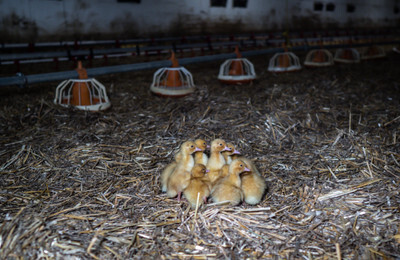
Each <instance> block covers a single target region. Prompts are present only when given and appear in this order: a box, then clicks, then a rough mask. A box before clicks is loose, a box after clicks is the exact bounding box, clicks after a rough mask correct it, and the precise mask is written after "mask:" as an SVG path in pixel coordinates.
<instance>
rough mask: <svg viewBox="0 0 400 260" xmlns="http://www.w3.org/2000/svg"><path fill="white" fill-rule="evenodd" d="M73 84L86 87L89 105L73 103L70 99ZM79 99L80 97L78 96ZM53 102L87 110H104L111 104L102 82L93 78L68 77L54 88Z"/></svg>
mask: <svg viewBox="0 0 400 260" xmlns="http://www.w3.org/2000/svg"><path fill="white" fill-rule="evenodd" d="M75 84H80V85H81V87H86V88H87V89H88V91H89V95H90V96H89V100H90V105H82V104H79V105H73V104H71V101H72V99H73V97H72V89H73V86H74V85H75ZM79 99H80V97H79ZM54 104H57V105H60V106H63V107H70V106H74V107H76V108H78V109H81V110H87V111H100V110H105V109H107V108H109V107H110V106H111V102H110V100H109V99H108V96H107V92H106V88H105V87H104V85H103V84H101V83H100V82H99V81H97V80H96V79H95V78H92V79H68V80H64V81H63V82H61V83H60V84H59V85H58V86H57V88H56V94H55V98H54Z"/></svg>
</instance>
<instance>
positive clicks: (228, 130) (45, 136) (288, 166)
mask: <svg viewBox="0 0 400 260" xmlns="http://www.w3.org/2000/svg"><path fill="white" fill-rule="evenodd" d="M301 55H303V56H301V57H303V58H304V54H301ZM270 57H271V56H263V57H253V58H250V60H251V61H252V62H253V63H254V65H255V68H256V72H257V74H258V79H257V81H255V82H254V83H253V84H252V85H249V86H224V85H220V84H219V83H218V82H217V81H216V74H217V72H218V67H219V64H220V63H218V62H217V63H208V64H197V65H191V66H186V67H187V68H188V69H189V70H190V71H191V72H192V73H193V76H194V80H195V83H196V85H197V90H196V92H195V93H194V94H192V95H191V96H187V97H184V98H181V99H164V98H160V97H156V96H152V95H151V94H150V93H149V85H150V83H151V79H152V73H153V72H154V71H143V72H137V73H124V74H118V75H109V76H103V77H99V78H98V80H100V81H101V82H102V83H103V84H104V85H105V86H106V87H107V89H108V91H109V96H110V98H111V102H112V108H111V109H109V110H108V111H105V112H99V113H90V112H82V111H76V110H73V109H63V108H61V107H58V106H56V105H54V104H53V103H52V99H53V98H54V91H55V86H56V84H57V83H52V84H49V83H48V84H42V85H39V86H34V87H32V88H28V89H25V90H11V89H7V90H2V93H1V97H0V100H1V110H0V124H1V128H0V129H1V130H0V131H1V135H0V148H1V149H0V187H1V188H0V220H1V225H0V258H2V259H4V258H8V259H18V258H26V259H65V258H68V259H82V258H83V259H90V258H94V259H127V258H134V259H136V258H137V259H139V258H150V257H152V258H156V259H213V258H218V259H220V258H227V259H237V258H251V259H254V258H286V259H396V258H400V213H399V203H400V194H399V190H400V189H399V181H400V142H399V139H400V138H399V135H400V131H399V129H400V127H399V126H400V104H399V102H400V79H399V77H398V75H399V72H400V71H399V66H398V65H399V62H400V56H389V57H388V58H387V59H384V60H374V61H368V62H363V63H360V64H355V65H340V64H339V65H335V66H334V67H330V68H318V69H304V70H303V71H301V72H296V73H291V74H277V75H275V74H270V73H267V72H266V66H267V63H268V59H269V58H270ZM27 74H28V73H27ZM195 138H203V139H205V140H207V141H208V142H210V141H211V140H212V139H214V138H223V139H225V140H226V141H230V142H232V143H234V144H235V145H236V146H237V147H238V149H239V150H240V151H241V152H242V154H243V155H245V156H247V157H249V158H252V159H254V160H255V164H256V166H257V167H258V169H259V170H260V172H261V173H262V174H263V176H264V177H265V180H266V182H267V186H268V191H267V193H266V195H265V197H264V199H263V200H262V202H261V203H260V204H258V205H256V206H249V205H245V204H241V205H239V206H236V207H231V206H227V205H213V204H208V205H205V206H204V207H202V208H200V209H199V210H197V211H196V210H191V209H190V206H189V205H188V203H187V202H178V201H177V200H176V199H168V198H167V197H166V195H165V193H162V192H161V187H160V180H159V177H160V173H161V171H162V169H163V167H165V166H166V165H167V164H168V163H169V162H170V161H171V160H172V159H173V154H174V153H175V152H176V151H177V149H178V148H179V145H180V144H181V143H182V142H183V141H185V140H189V139H195Z"/></svg>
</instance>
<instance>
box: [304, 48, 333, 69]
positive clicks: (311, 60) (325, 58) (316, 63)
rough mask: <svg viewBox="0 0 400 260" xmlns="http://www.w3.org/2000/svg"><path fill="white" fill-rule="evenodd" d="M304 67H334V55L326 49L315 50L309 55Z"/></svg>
mask: <svg viewBox="0 0 400 260" xmlns="http://www.w3.org/2000/svg"><path fill="white" fill-rule="evenodd" d="M304 65H305V66H308V67H326V66H332V65H333V56H332V53H331V52H330V51H328V50H326V49H315V50H311V51H309V52H308V53H307V56H306V59H305V61H304Z"/></svg>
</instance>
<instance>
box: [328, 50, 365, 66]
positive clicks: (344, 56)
mask: <svg viewBox="0 0 400 260" xmlns="http://www.w3.org/2000/svg"><path fill="white" fill-rule="evenodd" d="M333 60H334V61H336V62H341V63H358V62H360V53H359V52H358V51H357V50H356V49H354V48H344V49H338V50H337V51H336V52H335V58H334V59H333Z"/></svg>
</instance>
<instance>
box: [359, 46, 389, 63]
mask: <svg viewBox="0 0 400 260" xmlns="http://www.w3.org/2000/svg"><path fill="white" fill-rule="evenodd" d="M384 57H386V53H385V51H384V50H383V48H382V47H379V46H376V45H371V46H368V47H367V48H365V49H364V50H363V51H362V52H361V59H362V60H372V59H379V58H384Z"/></svg>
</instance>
